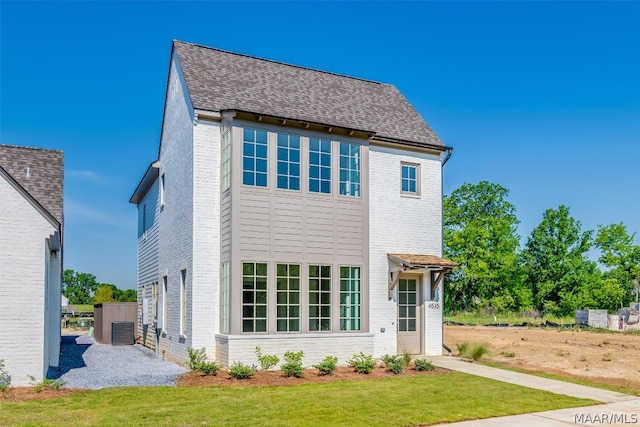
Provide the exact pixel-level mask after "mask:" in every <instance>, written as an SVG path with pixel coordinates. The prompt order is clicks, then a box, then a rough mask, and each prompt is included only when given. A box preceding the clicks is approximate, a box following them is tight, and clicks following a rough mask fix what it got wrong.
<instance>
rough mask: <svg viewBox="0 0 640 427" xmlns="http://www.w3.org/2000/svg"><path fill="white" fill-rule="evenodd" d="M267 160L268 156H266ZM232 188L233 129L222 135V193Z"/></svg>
mask: <svg viewBox="0 0 640 427" xmlns="http://www.w3.org/2000/svg"><path fill="white" fill-rule="evenodd" d="M265 159H266V156H265ZM230 186H231V129H228V130H227V131H226V132H225V133H224V135H222V191H224V190H226V189H228V188H229V187H230Z"/></svg>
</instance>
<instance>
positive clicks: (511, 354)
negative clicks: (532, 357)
mask: <svg viewBox="0 0 640 427" xmlns="http://www.w3.org/2000/svg"><path fill="white" fill-rule="evenodd" d="M500 354H501V355H503V356H504V357H516V354H515V353H514V352H513V351H503V352H502V353H500Z"/></svg>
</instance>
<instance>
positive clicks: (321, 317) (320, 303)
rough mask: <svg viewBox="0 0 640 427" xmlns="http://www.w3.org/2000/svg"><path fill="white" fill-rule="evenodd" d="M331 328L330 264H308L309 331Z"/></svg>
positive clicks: (328, 329)
mask: <svg viewBox="0 0 640 427" xmlns="http://www.w3.org/2000/svg"><path fill="white" fill-rule="evenodd" d="M330 330H331V266H330V265H310V266H309V331H330Z"/></svg>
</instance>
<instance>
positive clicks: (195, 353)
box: [187, 347, 207, 371]
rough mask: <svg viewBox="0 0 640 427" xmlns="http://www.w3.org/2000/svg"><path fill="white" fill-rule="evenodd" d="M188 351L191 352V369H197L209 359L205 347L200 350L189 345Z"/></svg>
mask: <svg viewBox="0 0 640 427" xmlns="http://www.w3.org/2000/svg"><path fill="white" fill-rule="evenodd" d="M187 351H188V352H189V369H191V370H192V371H197V370H198V367H199V366H200V364H201V363H203V362H206V361H207V352H206V350H205V349H204V347H203V348H201V349H200V350H196V349H195V348H191V347H189V348H188V349H187Z"/></svg>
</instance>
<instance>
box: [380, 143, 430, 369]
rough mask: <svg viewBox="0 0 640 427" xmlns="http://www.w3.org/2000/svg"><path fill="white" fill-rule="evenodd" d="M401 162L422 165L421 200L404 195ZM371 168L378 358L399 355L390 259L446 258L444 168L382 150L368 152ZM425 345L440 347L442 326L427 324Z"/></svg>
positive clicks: (407, 153) (425, 158) (426, 159)
mask: <svg viewBox="0 0 640 427" xmlns="http://www.w3.org/2000/svg"><path fill="white" fill-rule="evenodd" d="M402 161H405V162H410V163H417V164H420V177H421V196H420V198H410V197H401V195H400V163H401V162H402ZM369 164H370V174H369V176H370V181H369V185H370V195H369V218H370V219H369V221H370V223H369V235H370V238H369V244H370V247H369V253H370V261H369V262H370V283H369V285H370V302H369V304H370V307H371V312H370V330H371V332H373V333H375V334H376V335H375V341H374V343H375V354H374V355H375V356H376V357H379V356H382V355H384V354H395V353H396V352H397V335H396V331H397V325H396V316H397V308H396V307H397V303H396V302H395V301H394V300H391V301H389V300H388V274H389V265H388V261H387V253H408V254H431V255H438V256H440V255H441V254H442V216H441V215H442V185H441V164H440V158H439V157H438V156H434V155H428V154H421V153H416V152H412V151H405V150H399V149H391V148H386V147H378V146H371V147H370V152H369ZM431 314H433V313H431ZM431 314H430V315H429V318H430V320H433V316H432V315H431ZM440 319H441V314H440ZM438 325H439V326H438ZM381 328H384V329H385V332H384V333H381V332H380V330H381ZM425 340H426V341H425V349H433V347H434V345H437V347H438V348H440V347H441V345H442V327H441V321H440V322H437V325H436V324H434V323H433V322H432V321H430V322H429V323H428V329H427V330H425ZM432 343H436V344H432ZM438 354H440V353H438Z"/></svg>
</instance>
